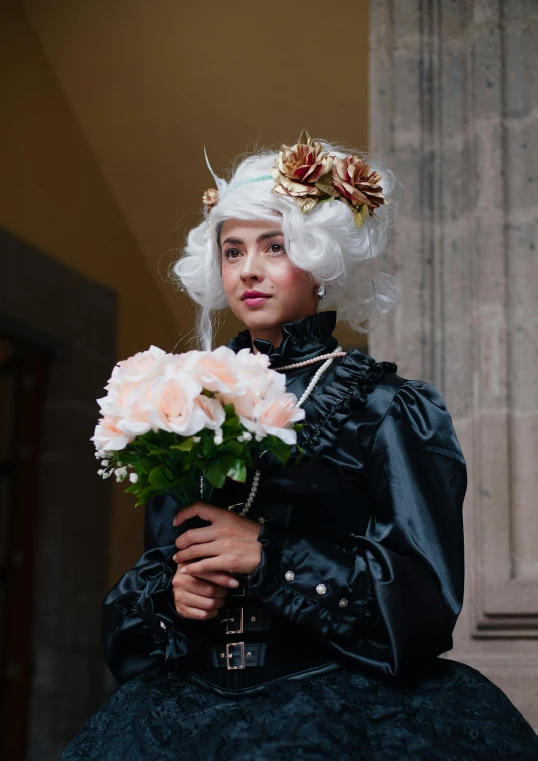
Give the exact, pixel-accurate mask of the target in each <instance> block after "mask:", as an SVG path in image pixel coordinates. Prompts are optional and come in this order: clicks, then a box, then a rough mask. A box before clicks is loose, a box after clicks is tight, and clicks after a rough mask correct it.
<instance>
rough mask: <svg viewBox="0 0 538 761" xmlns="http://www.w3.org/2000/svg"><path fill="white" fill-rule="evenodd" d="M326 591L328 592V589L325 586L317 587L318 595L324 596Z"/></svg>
mask: <svg viewBox="0 0 538 761" xmlns="http://www.w3.org/2000/svg"><path fill="white" fill-rule="evenodd" d="M326 591H327V587H326V586H325V584H318V585H317V587H316V592H317V593H318V595H324V594H325V592H326Z"/></svg>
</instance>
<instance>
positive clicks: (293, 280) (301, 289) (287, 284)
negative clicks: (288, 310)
mask: <svg viewBox="0 0 538 761" xmlns="http://www.w3.org/2000/svg"><path fill="white" fill-rule="evenodd" d="M272 281H273V283H274V284H275V286H276V288H277V290H278V291H280V292H281V293H285V294H287V295H289V296H290V298H291V300H293V299H295V298H297V296H300V295H301V294H303V293H307V292H309V290H310V283H309V280H308V279H307V278H306V276H305V272H303V270H300V269H298V268H297V267H293V266H288V267H283V268H282V271H280V272H278V273H277V272H275V273H274V274H273V277H272Z"/></svg>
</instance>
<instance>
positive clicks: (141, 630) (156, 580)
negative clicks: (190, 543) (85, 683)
mask: <svg viewBox="0 0 538 761" xmlns="http://www.w3.org/2000/svg"><path fill="white" fill-rule="evenodd" d="M175 550H176V547H175V545H171V546H170V547H163V548H155V549H153V550H150V551H149V552H146V553H144V555H142V557H141V558H140V560H139V561H138V562H137V563H136V565H135V566H134V567H133V568H132V569H131V570H130V571H128V572H127V573H126V574H124V576H122V578H121V579H120V580H119V582H118V583H117V584H116V585H115V586H114V587H113V588H112V589H111V590H110V592H109V593H108V594H107V596H106V597H105V600H104V602H103V621H102V623H103V626H102V634H103V649H104V655H105V661H106V663H107V665H108V667H109V668H110V670H111V672H112V674H113V676H114V677H115V678H116V679H117V680H118V681H119V682H125V681H126V680H127V679H130V678H132V677H133V676H135V675H137V674H139V673H141V672H143V671H146V670H147V669H149V668H152V667H153V666H156V665H158V664H160V663H166V662H169V661H171V660H178V659H181V658H185V657H186V656H187V655H188V654H189V650H190V636H191V635H192V634H195V631H191V630H193V629H195V625H196V623H198V622H194V621H192V622H191V621H189V620H187V619H184V618H182V617H181V616H179V615H178V613H177V612H176V610H175V607H174V602H173V591H172V579H173V578H174V574H175V569H174V568H173V567H172V566H173V565H174V566H175V563H174V562H173V561H172V560H171V557H172V555H173V554H174V552H175ZM193 625H194V626H193Z"/></svg>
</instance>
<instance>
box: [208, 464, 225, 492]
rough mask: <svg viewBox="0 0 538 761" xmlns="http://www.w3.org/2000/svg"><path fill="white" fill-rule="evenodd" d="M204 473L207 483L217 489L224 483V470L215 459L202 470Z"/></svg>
mask: <svg viewBox="0 0 538 761" xmlns="http://www.w3.org/2000/svg"><path fill="white" fill-rule="evenodd" d="M204 475H205V477H206V478H207V480H208V481H209V483H210V484H213V486H215V487H216V488H217V489H222V487H223V486H224V484H225V483H226V471H224V470H223V469H222V466H221V464H220V463H219V461H218V460H215V462H212V463H211V465H208V467H207V468H206V469H205V471H204Z"/></svg>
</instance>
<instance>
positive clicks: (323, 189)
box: [202, 129, 385, 227]
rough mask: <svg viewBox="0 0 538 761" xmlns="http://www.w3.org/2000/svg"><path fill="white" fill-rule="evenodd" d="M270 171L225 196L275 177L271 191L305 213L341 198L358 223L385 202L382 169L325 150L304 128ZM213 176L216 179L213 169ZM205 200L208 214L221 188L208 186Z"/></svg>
mask: <svg viewBox="0 0 538 761" xmlns="http://www.w3.org/2000/svg"><path fill="white" fill-rule="evenodd" d="M206 159H207V154H206ZM208 166H209V163H208ZM210 170H211V168H210ZM269 171H270V174H265V175H262V176H260V177H252V178H249V179H247V180H243V181H242V182H238V183H236V184H235V185H232V186H229V187H228V188H227V189H226V191H225V193H224V195H223V197H224V196H225V195H227V194H228V193H229V192H230V191H232V190H233V189H234V188H236V187H239V186H240V185H244V184H246V183H250V182H257V181H259V180H269V179H271V178H272V179H274V185H273V188H272V192H273V193H277V194H279V195H283V196H289V197H291V198H293V199H294V200H295V201H296V203H297V204H298V205H299V208H300V209H301V211H302V212H303V214H307V213H308V212H309V211H311V210H312V209H313V208H314V207H315V206H316V205H317V204H318V203H322V202H323V201H331V200H333V199H338V200H339V201H342V202H343V203H345V204H346V205H347V206H349V207H350V209H351V210H352V212H353V218H354V220H355V224H356V225H357V226H358V227H360V226H361V225H362V223H363V221H364V219H365V218H366V216H367V214H369V215H370V216H372V217H373V216H375V213H374V211H375V209H377V208H378V207H379V206H381V205H383V204H384V203H385V199H384V197H383V191H382V188H381V185H380V182H381V179H382V178H381V175H380V174H379V172H375V171H371V169H370V167H369V166H368V165H367V164H366V163H365V162H364V160H363V159H362V158H360V156H356V155H353V154H350V155H349V156H346V157H345V158H343V159H341V158H338V156H335V155H333V154H331V153H324V152H323V147H322V145H321V143H319V142H318V143H314V141H313V140H312V138H311V137H310V135H309V134H308V132H307V131H306V129H304V130H303V131H302V132H301V134H300V135H299V139H298V140H297V143H296V144H295V145H293V146H291V147H289V146H287V145H283V146H282V148H281V149H280V152H279V155H278V158H277V159H276V161H275V163H274V165H273V167H272V168H271V169H270V170H269ZM212 173H213V172H212ZM213 176H214V177H215V179H217V178H216V176H215V175H214V173H213ZM202 200H203V203H204V210H205V212H206V214H207V213H209V211H211V209H212V208H213V207H214V206H215V205H216V204H217V203H218V201H219V191H218V190H216V189H215V188H208V190H206V191H205V193H204V195H203V199H202Z"/></svg>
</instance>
